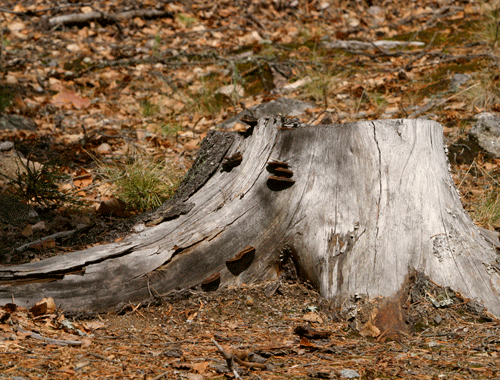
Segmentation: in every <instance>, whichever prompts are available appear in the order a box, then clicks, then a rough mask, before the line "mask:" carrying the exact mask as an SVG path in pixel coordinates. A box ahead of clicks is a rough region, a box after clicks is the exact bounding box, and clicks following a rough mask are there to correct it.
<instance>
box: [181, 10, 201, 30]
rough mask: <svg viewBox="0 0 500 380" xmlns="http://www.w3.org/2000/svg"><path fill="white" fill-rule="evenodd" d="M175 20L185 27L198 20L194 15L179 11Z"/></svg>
mask: <svg viewBox="0 0 500 380" xmlns="http://www.w3.org/2000/svg"><path fill="white" fill-rule="evenodd" d="M177 21H178V22H179V23H180V24H182V25H184V26H185V27H186V28H189V27H190V26H191V25H193V24H194V23H196V22H197V21H198V20H197V19H196V18H195V17H193V16H189V15H187V14H185V13H179V14H178V15H177Z"/></svg>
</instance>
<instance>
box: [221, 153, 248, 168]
mask: <svg viewBox="0 0 500 380" xmlns="http://www.w3.org/2000/svg"><path fill="white" fill-rule="evenodd" d="M242 160H243V156H242V155H241V153H240V152H237V153H235V154H233V155H232V156H230V157H224V161H222V170H223V171H226V172H230V171H231V170H233V168H235V167H236V166H238V165H239V164H241V161H242Z"/></svg>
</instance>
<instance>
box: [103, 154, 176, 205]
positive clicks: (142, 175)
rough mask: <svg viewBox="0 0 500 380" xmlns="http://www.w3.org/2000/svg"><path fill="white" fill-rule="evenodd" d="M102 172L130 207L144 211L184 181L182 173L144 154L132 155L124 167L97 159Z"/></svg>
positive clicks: (162, 199)
mask: <svg viewBox="0 0 500 380" xmlns="http://www.w3.org/2000/svg"><path fill="white" fill-rule="evenodd" d="M96 162H97V164H98V166H99V167H100V171H101V174H102V175H103V176H104V177H106V178H107V179H109V180H110V181H112V182H113V183H114V184H115V185H116V188H117V189H116V196H117V198H119V199H121V200H122V201H124V202H125V203H126V204H127V208H128V209H129V210H135V211H139V212H143V211H146V210H150V209H152V208H155V207H158V206H160V205H161V204H162V203H163V202H164V201H165V200H166V199H167V198H169V197H170V196H172V194H173V193H174V190H175V189H176V187H177V186H178V184H179V183H180V180H181V176H180V173H179V172H178V171H175V170H174V169H173V168H172V167H168V166H167V165H162V164H156V163H154V162H151V161H149V160H147V159H145V158H143V157H133V158H132V162H131V163H130V164H127V165H125V166H124V167H123V168H121V169H120V168H114V167H110V166H106V165H105V164H103V163H102V162H100V161H96Z"/></svg>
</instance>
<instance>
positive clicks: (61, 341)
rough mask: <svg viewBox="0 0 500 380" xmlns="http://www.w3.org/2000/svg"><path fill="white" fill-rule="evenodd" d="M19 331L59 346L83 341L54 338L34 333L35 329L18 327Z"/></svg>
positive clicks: (72, 344)
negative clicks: (29, 329)
mask: <svg viewBox="0 0 500 380" xmlns="http://www.w3.org/2000/svg"><path fill="white" fill-rule="evenodd" d="M16 330H17V331H19V332H21V333H24V334H28V336H29V337H30V338H33V339H36V340H41V341H42V342H44V343H47V344H55V345H58V346H81V345H82V344H83V342H80V341H78V340H63V339H53V338H45V337H43V336H41V335H40V334H37V333H34V332H33V331H28V330H25V329H23V328H22V327H17V328H16Z"/></svg>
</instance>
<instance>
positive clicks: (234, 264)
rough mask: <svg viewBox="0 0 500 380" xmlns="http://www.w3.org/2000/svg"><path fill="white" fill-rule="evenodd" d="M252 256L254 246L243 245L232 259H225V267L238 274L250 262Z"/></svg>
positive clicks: (253, 254)
mask: <svg viewBox="0 0 500 380" xmlns="http://www.w3.org/2000/svg"><path fill="white" fill-rule="evenodd" d="M254 257H255V248H254V247H252V246H248V247H245V248H244V249H243V250H241V251H240V252H238V254H237V255H236V256H234V257H233V258H232V259H230V260H227V261H226V266H227V269H228V270H229V272H231V273H232V274H234V275H235V276H238V275H239V274H240V273H242V272H243V271H245V270H246V269H247V268H248V267H249V266H250V264H252V261H253V259H254Z"/></svg>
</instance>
